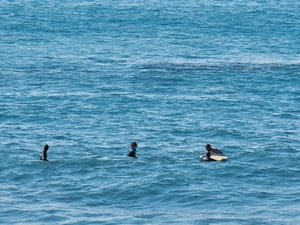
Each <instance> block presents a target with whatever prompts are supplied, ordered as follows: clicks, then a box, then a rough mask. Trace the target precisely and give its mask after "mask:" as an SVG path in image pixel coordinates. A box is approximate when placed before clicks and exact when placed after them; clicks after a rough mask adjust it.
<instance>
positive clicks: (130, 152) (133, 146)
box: [127, 142, 138, 157]
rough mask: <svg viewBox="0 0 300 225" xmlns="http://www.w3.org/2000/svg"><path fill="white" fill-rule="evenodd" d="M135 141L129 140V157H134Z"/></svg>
mask: <svg viewBox="0 0 300 225" xmlns="http://www.w3.org/2000/svg"><path fill="white" fill-rule="evenodd" d="M137 146H138V145H137V143H136V142H131V145H130V148H131V150H130V151H129V152H128V154H127V155H128V156H130V157H136V156H135V153H136V148H137Z"/></svg>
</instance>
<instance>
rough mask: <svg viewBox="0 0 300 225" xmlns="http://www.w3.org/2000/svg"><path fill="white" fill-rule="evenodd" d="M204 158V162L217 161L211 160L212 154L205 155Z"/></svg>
mask: <svg viewBox="0 0 300 225" xmlns="http://www.w3.org/2000/svg"><path fill="white" fill-rule="evenodd" d="M203 156H204V157H203V158H202V160H203V161H215V160H213V159H211V158H210V156H211V153H210V152H207V153H206V154H205V155H203Z"/></svg>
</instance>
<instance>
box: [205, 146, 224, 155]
mask: <svg viewBox="0 0 300 225" xmlns="http://www.w3.org/2000/svg"><path fill="white" fill-rule="evenodd" d="M205 148H206V151H207V152H211V153H216V154H223V152H221V151H220V150H219V149H217V148H212V147H211V146H210V144H207V145H206V147H205Z"/></svg>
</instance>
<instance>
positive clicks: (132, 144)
mask: <svg viewBox="0 0 300 225" xmlns="http://www.w3.org/2000/svg"><path fill="white" fill-rule="evenodd" d="M137 146H138V145H137V143H136V142H135V141H134V142H131V145H130V148H137Z"/></svg>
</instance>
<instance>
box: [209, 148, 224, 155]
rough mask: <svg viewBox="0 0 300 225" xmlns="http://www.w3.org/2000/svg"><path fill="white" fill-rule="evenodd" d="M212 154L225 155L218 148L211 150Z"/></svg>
mask: <svg viewBox="0 0 300 225" xmlns="http://www.w3.org/2000/svg"><path fill="white" fill-rule="evenodd" d="M211 152H213V153H216V154H223V152H221V151H220V150H219V149H217V148H213V149H211Z"/></svg>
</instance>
